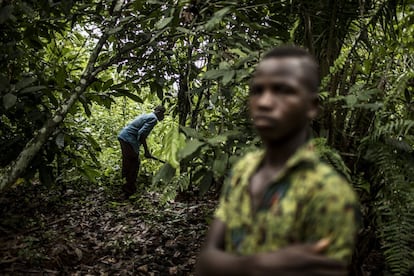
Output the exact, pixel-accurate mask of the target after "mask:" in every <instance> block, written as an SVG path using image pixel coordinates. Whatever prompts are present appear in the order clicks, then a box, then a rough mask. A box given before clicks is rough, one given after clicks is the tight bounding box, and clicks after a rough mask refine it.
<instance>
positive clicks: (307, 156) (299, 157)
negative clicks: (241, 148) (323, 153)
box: [252, 142, 319, 181]
mask: <svg viewBox="0 0 414 276" xmlns="http://www.w3.org/2000/svg"><path fill="white" fill-rule="evenodd" d="M264 154H265V151H264V150H261V151H260V154H259V156H258V158H257V159H256V163H255V164H254V166H253V171H252V173H254V171H256V170H257V168H258V166H260V164H261V163H262V161H263V158H264ZM318 160H319V158H318V155H317V154H316V152H315V145H314V143H313V142H307V143H305V144H304V145H302V146H300V147H299V148H298V149H297V150H296V152H295V153H294V154H293V155H292V156H291V157H290V158H289V159H288V160H287V162H286V164H285V166H284V167H283V168H282V170H281V171H280V172H279V173H278V175H277V177H276V178H275V181H277V180H279V179H281V178H283V177H284V176H286V174H287V173H288V172H289V171H291V170H292V169H294V168H295V167H297V166H299V165H301V164H304V163H308V164H314V163H316V162H317V161H318Z"/></svg>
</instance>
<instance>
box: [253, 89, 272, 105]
mask: <svg viewBox="0 0 414 276" xmlns="http://www.w3.org/2000/svg"><path fill="white" fill-rule="evenodd" d="M273 106H274V99H273V93H272V91H270V89H266V90H265V91H263V93H262V94H261V95H260V96H259V98H258V99H257V107H258V108H260V109H271V108H272V107H273Z"/></svg>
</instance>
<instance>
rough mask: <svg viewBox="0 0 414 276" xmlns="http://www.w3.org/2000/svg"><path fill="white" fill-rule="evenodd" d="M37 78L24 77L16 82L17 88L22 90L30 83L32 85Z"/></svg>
mask: <svg viewBox="0 0 414 276" xmlns="http://www.w3.org/2000/svg"><path fill="white" fill-rule="evenodd" d="M35 81H36V79H35V78H24V79H22V80H21V81H19V82H18V83H16V87H15V88H16V90H20V89H22V88H25V87H27V86H29V85H31V84H32V83H33V82H35Z"/></svg>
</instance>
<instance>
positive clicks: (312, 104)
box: [307, 95, 319, 121]
mask: <svg viewBox="0 0 414 276" xmlns="http://www.w3.org/2000/svg"><path fill="white" fill-rule="evenodd" d="M318 113H319V99H318V96H317V95H312V96H311V98H310V99H309V108H308V112H307V117H308V119H309V120H310V121H312V120H313V119H315V118H316V116H318Z"/></svg>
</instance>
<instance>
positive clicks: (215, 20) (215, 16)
mask: <svg viewBox="0 0 414 276" xmlns="http://www.w3.org/2000/svg"><path fill="white" fill-rule="evenodd" d="M229 11H230V7H225V8H222V9H221V10H219V11H217V12H215V13H214V14H213V16H212V17H211V19H210V20H209V21H207V23H206V24H205V28H206V30H208V31H209V30H212V29H213V28H214V26H215V25H216V24H218V23H220V21H221V20H222V19H223V17H224V16H225V15H226V14H227V13H228V12H229Z"/></svg>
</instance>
